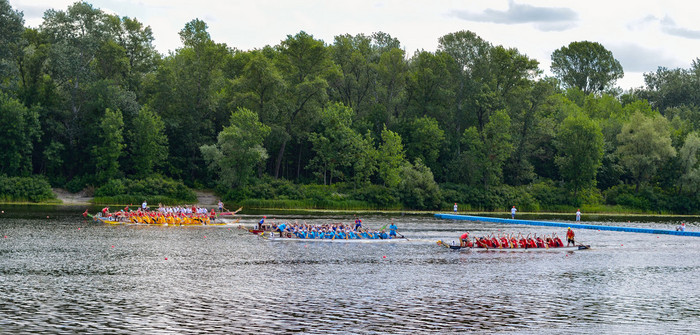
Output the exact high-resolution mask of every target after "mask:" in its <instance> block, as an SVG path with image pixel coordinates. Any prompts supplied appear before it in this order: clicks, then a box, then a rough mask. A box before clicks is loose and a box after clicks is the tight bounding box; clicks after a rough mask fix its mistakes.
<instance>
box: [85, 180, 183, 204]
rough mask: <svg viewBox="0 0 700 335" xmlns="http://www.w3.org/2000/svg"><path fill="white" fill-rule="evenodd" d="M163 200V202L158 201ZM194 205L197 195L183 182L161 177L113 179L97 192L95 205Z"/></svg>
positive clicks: (94, 200)
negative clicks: (145, 202)
mask: <svg viewBox="0 0 700 335" xmlns="http://www.w3.org/2000/svg"><path fill="white" fill-rule="evenodd" d="M158 199H161V200H162V201H160V200H158ZM144 200H147V201H148V202H151V203H168V204H176V203H183V202H185V203H192V202H196V201H197V195H196V194H195V193H194V191H192V190H191V189H189V188H188V187H187V186H185V185H184V184H183V183H182V182H178V181H174V180H170V179H165V178H161V177H149V178H146V179H138V180H135V179H112V180H110V181H108V182H107V183H105V184H104V185H102V186H101V187H99V188H98V189H97V190H95V199H93V202H95V203H119V204H129V203H141V202H142V201H144Z"/></svg>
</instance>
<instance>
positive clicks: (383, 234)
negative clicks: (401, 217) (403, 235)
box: [379, 230, 389, 240]
mask: <svg viewBox="0 0 700 335" xmlns="http://www.w3.org/2000/svg"><path fill="white" fill-rule="evenodd" d="M379 238H381V239H382V240H386V239H388V238H389V235H387V234H386V232H385V231H383V230H382V231H381V232H380V233H379Z"/></svg>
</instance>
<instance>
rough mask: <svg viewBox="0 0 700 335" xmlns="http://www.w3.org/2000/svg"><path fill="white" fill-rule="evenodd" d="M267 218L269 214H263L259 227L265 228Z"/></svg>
mask: <svg viewBox="0 0 700 335" xmlns="http://www.w3.org/2000/svg"><path fill="white" fill-rule="evenodd" d="M265 219H267V216H263V217H262V219H260V222H258V229H263V225H264V224H265Z"/></svg>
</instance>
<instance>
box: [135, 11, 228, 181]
mask: <svg viewBox="0 0 700 335" xmlns="http://www.w3.org/2000/svg"><path fill="white" fill-rule="evenodd" d="M180 39H181V41H182V44H183V45H184V46H183V47H182V48H180V49H178V50H177V51H176V52H175V53H173V54H171V55H170V56H168V57H166V58H165V59H164V60H163V62H162V63H161V66H160V67H159V68H158V70H157V71H156V73H154V74H153V75H152V76H149V77H148V78H147V79H145V81H146V82H147V83H144V86H146V90H147V91H148V92H150V94H149V95H150V98H149V99H148V105H149V106H150V107H151V108H152V109H153V110H155V111H158V113H159V114H160V115H161V117H162V118H163V121H164V122H165V133H166V135H167V136H168V143H169V153H168V156H169V157H170V158H169V159H170V162H171V165H170V171H169V172H170V175H171V176H173V177H176V178H182V179H183V180H184V181H186V182H187V183H193V182H194V181H195V180H202V179H205V178H206V176H207V173H206V168H205V164H204V160H203V157H202V153H201V151H200V147H201V146H202V145H207V144H211V143H214V142H216V138H217V134H218V132H219V131H220V130H221V129H222V128H223V127H224V125H225V124H226V122H227V121H228V118H229V117H230V109H227V106H223V104H222V101H223V99H222V96H221V95H220V94H221V93H222V92H223V88H224V87H225V86H226V80H225V77H224V71H223V69H224V68H225V67H226V66H227V64H229V63H230V62H231V61H232V58H233V55H232V54H233V53H234V50H231V49H230V48H229V47H228V46H226V45H225V44H220V43H216V42H214V41H213V40H211V38H210V36H209V33H208V32H207V25H206V23H205V22H204V21H201V20H198V19H195V20H192V21H190V22H188V23H187V24H186V25H185V27H184V28H183V29H182V30H181V31H180Z"/></svg>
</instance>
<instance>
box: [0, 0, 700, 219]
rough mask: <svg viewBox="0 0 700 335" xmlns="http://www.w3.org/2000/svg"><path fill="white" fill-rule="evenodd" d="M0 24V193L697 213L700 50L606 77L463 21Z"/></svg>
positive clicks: (339, 206) (3, 12)
mask: <svg viewBox="0 0 700 335" xmlns="http://www.w3.org/2000/svg"><path fill="white" fill-rule="evenodd" d="M0 27H3V34H2V36H0V46H1V47H0V148H2V150H0V202H11V203H27V202H29V203H55V202H58V201H61V202H77V203H91V204H95V205H100V204H124V205H126V204H139V203H141V202H142V201H144V200H146V201H148V203H149V204H158V203H162V204H164V205H172V204H187V203H195V202H198V201H200V200H199V199H200V197H199V195H198V193H197V192H200V191H195V190H211V192H212V193H213V194H214V195H215V196H213V195H210V196H209V198H208V199H209V200H207V201H208V202H210V201H212V198H216V199H217V200H218V199H221V200H223V202H224V203H227V204H236V206H237V207H238V206H243V207H244V208H248V209H253V208H260V209H263V208H265V209H278V210H297V209H304V210H320V209H325V210H332V211H339V210H344V211H359V210H370V211H380V210H388V211H396V212H405V211H407V210H410V211H421V212H428V211H437V210H440V211H445V212H451V211H452V206H453V205H454V204H455V203H456V204H457V205H458V207H459V209H460V210H461V211H463V212H487V213H500V212H501V211H504V210H507V209H509V208H511V207H512V206H516V207H517V209H518V213H540V212H554V213H572V212H575V210H576V209H579V208H580V209H581V210H582V212H583V213H620V214H626V215H629V214H627V213H637V214H640V215H651V214H679V215H683V214H700V76H698V73H700V59H697V60H693V61H692V62H691V66H690V67H689V68H686V69H684V68H676V69H667V68H664V67H659V68H658V70H657V71H656V72H653V73H645V74H644V77H645V83H646V86H645V87H639V88H635V89H631V90H629V91H623V90H622V89H620V88H619V87H618V86H616V85H617V84H616V82H617V80H618V79H620V78H622V77H623V76H624V71H623V68H622V66H621V64H620V62H619V61H618V60H617V59H615V57H614V55H613V53H612V52H611V51H610V50H607V49H606V48H605V46H604V45H602V44H601V43H598V42H594V41H571V42H570V43H568V44H567V45H562V47H561V48H559V49H557V50H555V51H553V53H552V55H551V56H552V57H551V58H552V62H551V66H550V70H551V71H550V73H551V74H552V75H551V76H548V75H545V74H544V73H545V69H543V68H541V64H539V62H538V61H537V60H536V59H533V58H530V57H529V56H528V55H526V54H524V53H522V52H521V51H519V50H518V49H517V48H516V47H514V46H503V45H494V44H493V43H491V42H489V41H487V40H484V39H483V38H481V37H480V36H479V35H478V34H477V32H472V31H466V30H462V31H455V32H446V34H445V35H444V36H441V37H440V38H438V41H437V46H438V47H437V48H436V50H435V51H426V50H415V51H411V50H406V49H405V47H404V46H402V44H401V41H399V40H398V39H397V38H395V37H392V36H391V35H390V34H388V33H386V32H381V31H380V32H371V33H370V32H365V33H359V34H357V35H354V36H353V35H350V34H342V35H338V36H335V37H334V38H333V40H332V41H323V40H320V39H318V38H315V37H314V36H313V35H312V34H311V33H309V32H306V31H299V32H291V34H289V35H286V36H280V41H279V43H277V44H275V45H265V46H259V47H258V48H253V49H250V50H242V49H240V48H237V47H236V46H235V45H227V44H224V43H220V42H217V41H215V40H214V39H213V38H212V36H211V35H210V34H209V32H208V26H207V23H206V22H205V21H203V20H201V19H197V18H195V19H192V20H191V21H189V22H187V23H186V24H185V25H184V27H183V28H182V30H180V31H179V36H180V39H181V42H182V45H181V47H180V48H178V49H176V50H174V51H172V52H169V53H168V54H167V55H166V54H161V53H159V52H158V51H157V50H156V49H155V47H154V37H153V32H152V30H151V27H148V26H146V25H144V24H143V23H141V22H139V21H138V19H137V18H130V17H125V16H119V15H118V14H116V13H112V12H109V11H103V10H101V9H100V8H96V7H94V6H93V5H91V4H90V3H88V2H85V1H78V2H75V3H73V4H71V5H68V7H67V8H65V9H51V10H47V11H46V12H45V13H44V16H43V19H42V22H41V24H39V25H38V26H36V27H29V26H26V25H25V21H24V16H23V13H21V12H19V11H16V10H14V9H13V8H12V6H11V4H10V3H9V1H7V0H0ZM52 190H65V192H67V193H64V192H63V191H58V193H60V194H58V195H57V194H55V191H52ZM69 194H72V195H70V196H69ZM75 194H78V195H77V196H73V195H75ZM60 199H65V200H60ZM584 215H585V214H584Z"/></svg>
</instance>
